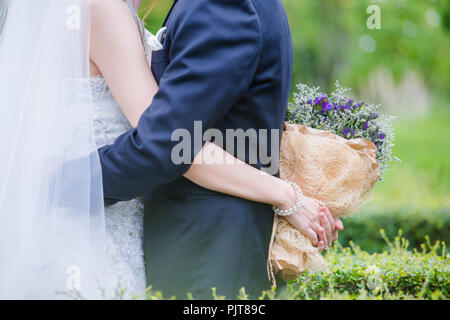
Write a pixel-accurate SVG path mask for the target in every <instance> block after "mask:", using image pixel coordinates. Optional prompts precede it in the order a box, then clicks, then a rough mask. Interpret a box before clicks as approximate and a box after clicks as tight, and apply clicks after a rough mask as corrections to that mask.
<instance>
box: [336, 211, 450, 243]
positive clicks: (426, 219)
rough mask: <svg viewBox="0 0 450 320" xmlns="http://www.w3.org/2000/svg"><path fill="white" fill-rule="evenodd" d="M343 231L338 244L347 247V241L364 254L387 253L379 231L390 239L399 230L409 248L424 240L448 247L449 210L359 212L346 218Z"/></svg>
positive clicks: (449, 231) (449, 236)
mask: <svg viewBox="0 0 450 320" xmlns="http://www.w3.org/2000/svg"><path fill="white" fill-rule="evenodd" d="M343 222H344V228H345V230H344V231H343V232H341V233H340V234H339V243H340V244H341V245H342V246H344V247H345V246H348V245H349V243H350V241H353V242H354V243H355V244H357V245H359V246H360V247H361V248H362V249H364V250H366V251H368V252H381V251H383V250H387V249H389V246H388V244H387V242H386V241H385V240H384V239H383V237H381V235H380V229H384V232H385V234H386V236H387V237H388V238H390V239H392V238H393V237H395V236H396V235H397V232H398V230H402V234H403V237H405V238H406V239H407V240H408V241H409V243H410V246H411V247H412V248H420V244H421V243H422V242H423V241H424V239H425V236H428V237H429V238H430V241H431V242H435V241H438V240H439V241H444V242H445V243H450V210H449V209H441V210H438V211H427V212H424V211H406V210H405V211H398V212H387V211H384V212H367V213H365V212H361V213H358V214H357V215H355V216H354V217H350V218H346V219H345V220H344V221H343Z"/></svg>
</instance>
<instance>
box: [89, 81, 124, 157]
mask: <svg viewBox="0 0 450 320" xmlns="http://www.w3.org/2000/svg"><path fill="white" fill-rule="evenodd" d="M90 81H91V91H92V96H93V99H94V101H93V107H94V110H93V111H94V128H95V140H96V143H97V147H98V148H101V147H103V146H106V145H109V144H113V143H114V141H115V140H116V139H117V137H119V136H120V135H121V134H122V133H124V132H126V131H128V130H130V129H131V125H130V122H129V121H128V119H127V118H126V117H125V115H124V114H123V113H122V110H120V107H119V105H118V104H117V102H116V100H115V99H114V97H113V96H112V94H111V91H110V90H109V88H108V86H107V85H106V82H105V80H104V79H103V78H102V77H93V78H91V79H90Z"/></svg>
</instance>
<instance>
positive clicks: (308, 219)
mask: <svg viewBox="0 0 450 320" xmlns="http://www.w3.org/2000/svg"><path fill="white" fill-rule="evenodd" d="M291 190H294V189H293V188H292V187H291ZM296 201H297V199H296V192H295V190H294V191H293V192H288V194H287V197H286V198H285V199H284V201H283V203H282V204H279V205H278V206H280V207H281V208H282V209H287V208H289V207H292V206H293V205H294V204H295V202H296ZM286 219H287V220H288V221H289V223H291V224H292V225H293V226H294V227H296V228H297V229H298V230H299V231H300V232H302V233H303V234H304V235H305V236H307V237H308V239H310V240H311V242H312V244H313V245H314V246H317V247H318V248H319V249H321V250H323V249H324V248H327V247H330V246H331V245H332V243H333V241H335V240H337V239H338V234H337V233H338V231H341V230H343V225H342V222H341V221H340V220H339V219H335V218H333V216H332V215H331V213H330V211H329V210H328V208H327V207H326V206H325V205H324V204H323V203H321V202H320V201H318V200H316V199H313V198H311V197H307V196H303V203H302V206H301V207H300V209H299V210H298V211H297V212H296V213H294V214H293V215H291V216H288V217H286Z"/></svg>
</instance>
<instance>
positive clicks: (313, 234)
mask: <svg viewBox="0 0 450 320" xmlns="http://www.w3.org/2000/svg"><path fill="white" fill-rule="evenodd" d="M303 233H304V234H305V235H306V237H307V238H308V239H309V240H310V241H311V243H312V244H313V246H315V247H317V245H318V244H319V239H318V236H317V232H316V231H314V230H313V229H311V228H308V229H306V230H304V231H303Z"/></svg>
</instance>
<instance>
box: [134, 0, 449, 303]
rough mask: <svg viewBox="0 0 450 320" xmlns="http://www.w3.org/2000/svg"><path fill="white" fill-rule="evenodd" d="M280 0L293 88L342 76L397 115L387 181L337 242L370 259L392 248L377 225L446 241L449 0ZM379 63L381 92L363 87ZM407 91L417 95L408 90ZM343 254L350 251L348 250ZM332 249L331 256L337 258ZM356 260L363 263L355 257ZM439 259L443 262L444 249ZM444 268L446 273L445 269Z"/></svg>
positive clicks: (153, 24) (327, 83)
mask: <svg viewBox="0 0 450 320" xmlns="http://www.w3.org/2000/svg"><path fill="white" fill-rule="evenodd" d="M151 3H152V0H143V3H142V6H141V10H140V13H141V14H144V13H145V12H146V11H147V9H148V7H149V5H150V4H151ZM283 3H284V5H285V7H286V9H287V15H288V18H289V21H290V24H291V31H292V38H293V43H294V75H293V77H294V79H293V84H292V85H293V90H295V84H297V83H306V84H308V85H311V86H320V87H321V88H322V89H323V91H328V90H329V89H330V88H331V86H332V85H333V83H334V81H335V80H336V79H338V80H339V81H340V82H341V84H342V85H345V86H347V87H352V88H353V91H354V94H355V95H356V97H357V98H358V97H360V98H362V99H365V100H367V101H369V100H370V101H371V102H377V103H378V102H380V103H381V102H383V105H384V107H385V111H386V112H389V113H391V114H394V115H398V117H399V118H398V120H397V121H396V123H395V125H394V127H395V132H396V146H395V148H394V154H395V155H396V156H398V157H399V158H400V159H401V160H402V162H401V163H396V164H394V165H393V166H392V168H391V169H390V170H388V171H387V172H386V173H385V175H384V182H381V183H378V184H377V186H376V187H375V189H374V190H373V200H372V201H371V202H370V203H368V204H367V205H366V206H365V207H364V208H363V210H362V212H361V213H359V214H358V215H357V216H356V217H354V218H349V219H346V220H345V221H344V224H345V227H346V230H345V231H344V232H343V233H342V234H341V240H340V243H341V244H342V245H344V246H347V245H349V243H350V242H351V241H353V242H354V243H355V244H356V245H359V246H361V249H363V250H366V251H368V252H380V253H378V255H377V254H376V253H373V255H372V256H370V257H372V258H369V255H368V256H364V257H365V258H367V259H372V260H370V261H372V262H373V263H374V264H376V259H375V258H374V257H378V258H379V257H381V256H380V255H382V253H381V252H382V251H384V250H388V249H389V247H388V244H387V243H386V242H385V241H384V240H383V239H382V237H381V236H380V233H379V230H380V228H384V229H385V233H386V234H387V236H388V237H389V238H393V237H394V236H395V235H396V234H397V231H398V228H402V229H403V236H404V237H406V238H407V239H408V240H409V241H410V244H411V247H416V248H418V247H420V243H421V242H423V241H424V236H425V235H428V236H429V237H430V238H431V239H432V241H437V240H440V241H445V242H446V243H450V238H449V231H450V228H449V227H450V197H449V194H450V130H449V125H450V108H449V102H450V90H449V88H450V73H449V70H450V58H449V53H450V50H449V49H450V1H448V0H420V1H418V0H378V1H369V0H301V1H300V0H284V1H283ZM170 5H171V1H170V0H157V3H156V6H155V8H154V9H153V11H152V12H151V14H150V15H149V16H148V18H147V20H146V25H147V28H148V29H149V30H150V31H153V32H155V31H157V30H158V29H159V28H160V27H161V24H162V21H163V20H164V17H165V15H166V13H167V11H168V9H169V8H170ZM370 5H377V6H378V7H379V8H380V13H381V29H373V30H370V29H369V28H368V27H367V24H366V22H367V19H368V18H369V16H370V14H369V13H367V8H368V7H369V6H370ZM274 27H276V26H274ZM361 36H369V37H370V38H371V39H372V40H371V41H372V44H373V43H374V44H375V48H374V51H373V52H367V50H366V51H365V50H363V49H364V45H361ZM366 38H367V37H366ZM372 49H373V48H372ZM369 51H370V50H369ZM379 70H385V71H386V70H387V72H388V74H390V75H391V76H392V79H393V84H392V85H391V87H383V86H381V88H382V90H381V91H383V90H387V89H386V88H388V89H392V92H393V94H391V95H390V96H388V97H387V98H386V97H385V98H384V99H382V96H377V95H376V94H375V95H370V94H368V93H370V92H371V91H370V90H367V87H368V84H373V83H374V74H376V72H377V71H379ZM410 72H414V74H415V75H416V76H417V77H418V78H419V80H420V81H419V82H418V83H419V87H414V86H411V85H410V84H408V82H404V81H405V76H406V75H407V74H408V73H410ZM381 79H382V80H381V84H382V85H385V84H386V83H389V81H387V80H389V78H381ZM386 79H387V80H386ZM375 82H376V81H375ZM378 82H380V81H378ZM378 85H380V84H379V83H378ZM369 87H370V86H369ZM402 88H403V89H402ZM400 89H402V90H400ZM419 89H420V91H423V92H425V93H424V94H423V95H425V96H426V97H427V99H425V100H424V102H423V103H422V108H421V109H420V111H418V110H417V108H416V107H414V104H415V103H416V100H418V99H416V98H415V97H416V96H414V94H416V93H417V91H418V90H419ZM400 96H403V98H402V99H400V98H399V97H400ZM408 96H412V97H414V98H412V99H411V100H408V99H407V98H408ZM419 98H420V96H419ZM411 247H410V249H411ZM445 250H446V249H445ZM367 254H368V253H367ZM349 256H351V254H350V253H349V252H347V251H346V253H345V257H349ZM387 258H388V256H383V259H384V260H383V259H380V264H383V263H386V259H387ZM419 258H420V257H417V259H419ZM330 259H331V258H330ZM333 259H335V258H333ZM333 259H331V260H330V261H334V262H336V260H333ZM355 259H356V258H355ZM374 259H375V260H374ZM402 259H403V258H399V259H393V261H394V260H395V262H393V263H397V264H401V263H402V261H403V260H402ZM342 260H343V261H342V270H344V269H346V268H349V265H348V259H347V258H345V259H344V258H343V259H342ZM382 260H383V261H384V262H382ZM357 261H360V263H362V260H361V259H360V260H357ZM442 261H443V264H444V265H446V266H448V257H447V259H443V260H442ZM334 262H333V263H334ZM404 263H407V261H406V260H404ZM344 265H345V266H344ZM398 268H402V267H401V266H398ZM405 270H406V269H405ZM446 270H447V271H446V272H447V273H445V274H444V276H445V277H448V268H447V269H446ZM402 272H404V273H408V271H407V270H406V271H402ZM325 278H326V277H325ZM327 279H328V278H327ZM299 281H300V280H299ZM318 281H319V280H318ZM324 281H325V280H324ZM295 283H297V285H298V284H299V282H295ZM318 283H320V281H319V282H318ZM354 283H356V282H354ZM297 287H298V286H297ZM448 289H449V288H448V281H447V282H445V288H444V289H442V287H441V289H440V290H441V291H442V292H445V296H447V298H448ZM352 292H353V296H352V294H350V295H347V296H345V295H344V296H342V295H341V296H339V297H341V298H355V297H357V295H356V296H355V295H354V291H352ZM427 292H428V291H427ZM325 295H326V294H325ZM297 297H298V298H305V296H304V295H298V296H297ZM316 297H317V295H316ZM416 297H417V295H416ZM422 297H423V296H422ZM427 297H428V298H430V297H432V294H431V293H430V294H428V295H427ZM403 298H408V297H407V295H406V296H404V297H403Z"/></svg>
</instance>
